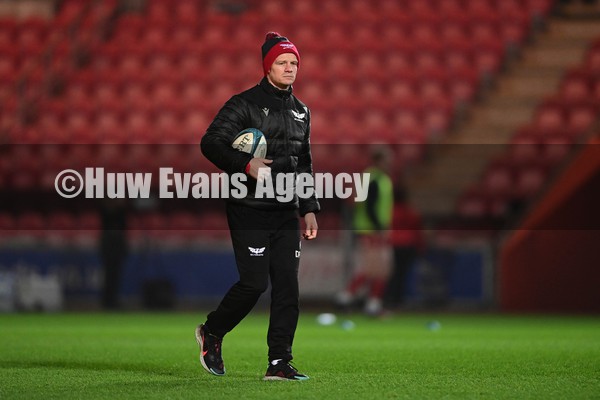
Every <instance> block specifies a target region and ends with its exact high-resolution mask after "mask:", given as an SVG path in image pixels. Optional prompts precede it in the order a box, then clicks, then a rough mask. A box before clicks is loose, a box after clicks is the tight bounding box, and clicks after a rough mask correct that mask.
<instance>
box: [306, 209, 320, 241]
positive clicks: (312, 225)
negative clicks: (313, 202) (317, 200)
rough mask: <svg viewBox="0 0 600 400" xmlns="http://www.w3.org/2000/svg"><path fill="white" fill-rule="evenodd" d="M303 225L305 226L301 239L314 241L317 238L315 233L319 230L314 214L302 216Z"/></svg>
mask: <svg viewBox="0 0 600 400" xmlns="http://www.w3.org/2000/svg"><path fill="white" fill-rule="evenodd" d="M304 223H305V224H306V229H305V230H304V233H303V234H302V237H303V238H304V239H306V240H313V239H315V238H316V237H317V231H318V230H319V226H318V225H317V217H316V216H315V213H308V214H306V215H305V216H304Z"/></svg>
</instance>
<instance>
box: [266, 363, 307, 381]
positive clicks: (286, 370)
mask: <svg viewBox="0 0 600 400" xmlns="http://www.w3.org/2000/svg"><path fill="white" fill-rule="evenodd" d="M274 362H275V364H273V363H274ZM307 379H309V378H308V376H306V375H304V374H301V373H300V372H298V370H297V369H296V368H294V367H293V366H292V365H291V364H290V363H289V362H285V361H283V360H275V361H271V362H270V363H269V368H267V373H266V374H265V377H264V378H263V380H265V381H305V380H307Z"/></svg>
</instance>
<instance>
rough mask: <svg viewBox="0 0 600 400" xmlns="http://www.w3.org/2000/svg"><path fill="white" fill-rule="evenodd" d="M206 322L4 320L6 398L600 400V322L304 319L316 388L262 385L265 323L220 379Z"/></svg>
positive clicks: (241, 338)
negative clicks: (205, 346)
mask: <svg viewBox="0 0 600 400" xmlns="http://www.w3.org/2000/svg"><path fill="white" fill-rule="evenodd" d="M204 316H205V313H201V312H199V313H197V314H186V313H147V314H146V313H139V314H138V313H120V314H102V313H97V314H55V315H44V314H5V315H0V339H1V342H0V349H1V350H0V399H75V398H76V399H86V400H88V399H96V398H103V399H271V398H272V399H396V398H400V399H401V398H406V399H419V398H421V399H437V398H456V399H469V398H471V399H482V398H485V399H527V398H532V399H592V398H600V318H597V317H579V316H577V317H576V316H572V317H559V316H502V315H452V314H438V315H432V314H427V315H425V314H409V315H400V316H396V317H391V318H388V319H384V320H371V319H368V318H366V317H363V316H358V315H351V316H344V317H340V316H338V322H337V323H336V324H334V325H331V326H320V325H319V324H318V323H317V322H316V318H315V316H316V315H315V314H314V313H303V314H302V316H301V320H300V324H299V327H298V331H297V334H296V340H295V346H294V354H295V358H296V359H295V365H296V366H297V367H298V369H299V370H300V371H302V372H305V373H306V374H308V375H309V376H310V377H311V379H310V380H308V381H304V382H264V381H262V380H261V378H262V375H263V374H264V372H265V370H266V352H267V347H266V343H265V342H266V339H265V336H266V329H267V323H268V316H267V315H266V314H263V313H260V312H254V313H252V314H251V315H250V316H248V317H247V318H246V319H245V320H244V321H243V322H242V323H241V324H240V325H239V326H238V327H237V328H236V329H235V330H234V331H233V332H232V333H231V334H229V335H228V336H227V337H226V338H225V341H224V343H223V357H224V359H225V363H226V367H227V375H226V376H224V377H215V376H212V375H209V374H208V373H206V372H205V371H204V370H203V369H202V367H201V365H200V363H199V361H198V349H197V346H196V342H195V339H194V328H195V326H196V324H197V323H198V322H201V321H202V320H203V319H204ZM341 319H351V320H352V321H353V322H354V323H355V328H354V329H351V330H344V329H342V328H341V326H340V322H341V321H340V320H341ZM432 320H437V321H439V322H440V324H441V328H440V329H438V330H435V329H434V330H431V329H428V327H427V325H428V321H432Z"/></svg>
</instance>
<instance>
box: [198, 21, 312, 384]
mask: <svg viewBox="0 0 600 400" xmlns="http://www.w3.org/2000/svg"><path fill="white" fill-rule="evenodd" d="M262 58H263V73H264V78H263V79H262V80H261V81H260V83H259V84H258V85H256V86H254V87H252V88H250V89H248V90H246V91H244V92H242V93H239V94H237V95H234V96H233V97H232V98H231V99H229V100H228V101H227V102H226V103H225V105H224V106H223V108H221V110H220V111H219V112H218V114H217V115H216V116H215V119H214V120H213V122H212V123H211V124H210V126H209V127H208V129H207V131H206V133H205V135H204V136H203V137H202V143H201V149H202V153H203V154H204V156H205V157H206V158H208V159H209V160H210V161H211V162H212V163H213V164H215V165H216V166H217V167H219V168H220V169H221V170H223V171H225V172H226V173H228V174H235V173H243V172H245V173H246V174H247V175H248V178H247V180H246V186H247V188H248V190H247V193H248V194H247V196H246V197H244V198H242V199H237V198H234V197H231V196H230V197H229V198H228V199H227V221H228V224H229V231H230V234H231V241H232V244H233V250H234V254H235V261H236V265H237V269H238V273H239V276H240V278H239V281H238V282H236V283H235V284H234V285H233V286H232V287H231V288H230V289H229V291H228V292H227V293H226V294H225V296H224V297H223V300H222V301H221V303H220V304H219V306H218V307H217V309H216V310H214V311H212V312H211V313H209V314H208V316H207V318H206V322H205V323H204V324H201V325H199V326H198V327H197V328H196V331H195V334H196V341H197V342H198V345H199V346H200V362H201V364H202V366H203V367H204V369H206V370H207V371H208V372H209V373H211V374H213V375H225V366H224V363H223V358H222V350H221V348H222V343H223V337H224V336H225V335H226V334H227V333H228V332H230V331H231V330H232V329H233V328H235V327H236V326H237V325H238V324H239V323H240V322H241V321H242V320H243V319H244V318H245V317H246V315H248V313H249V312H250V311H251V310H252V308H254V306H255V305H256V302H257V301H258V299H259V297H260V296H261V294H262V293H263V292H265V291H266V290H267V289H268V287H269V282H270V283H271V315H270V320H269V329H268V333H267V344H268V347H269V354H268V358H269V364H268V367H267V372H266V374H265V376H264V379H265V380H295V381H298V380H306V379H308V376H306V375H304V374H301V373H300V372H298V370H297V369H296V368H295V367H294V366H292V365H291V364H290V361H291V360H292V358H293V357H292V344H293V341H294V335H295V332H296V326H297V324H298V316H299V312H300V311H299V305H298V303H299V287H298V268H299V264H300V221H299V219H298V214H300V217H302V218H303V219H304V224H305V229H304V231H303V234H302V237H303V238H304V239H306V240H312V239H315V238H316V237H317V231H318V226H317V219H316V216H315V214H316V213H317V212H319V210H320V205H319V202H318V201H317V199H316V197H315V196H314V195H313V196H311V197H309V198H299V197H298V196H297V194H295V195H294V196H293V199H291V200H289V201H283V200H280V199H277V198H271V197H269V196H267V197H264V196H255V192H256V183H257V181H256V180H257V179H258V178H259V170H262V171H269V173H268V174H265V175H267V176H269V175H270V179H273V182H277V179H276V178H277V176H278V174H281V173H285V174H288V173H297V174H301V173H302V174H312V173H313V170H312V156H311V151H310V110H309V109H308V107H307V106H306V105H305V104H304V103H302V102H301V101H300V100H299V99H298V98H297V97H296V96H294V94H293V93H292V84H293V83H294V81H295V80H296V75H297V73H298V67H299V65H300V54H299V52H298V49H296V46H294V44H293V43H292V42H290V41H289V40H288V39H287V38H286V37H283V36H281V35H279V34H278V33H275V32H269V33H268V34H267V36H266V39H265V42H264V44H263V45H262ZM246 128H256V129H259V130H260V131H262V132H263V133H264V135H265V138H266V140H267V155H266V157H265V158H253V156H252V155H251V154H248V153H244V152H241V151H238V150H235V149H233V148H232V147H231V143H232V142H233V139H234V137H235V136H236V135H237V134H238V133H239V132H240V131H242V130H244V129H246ZM265 175H263V174H262V173H261V174H260V176H261V177H264V176H265ZM265 179H269V178H265Z"/></svg>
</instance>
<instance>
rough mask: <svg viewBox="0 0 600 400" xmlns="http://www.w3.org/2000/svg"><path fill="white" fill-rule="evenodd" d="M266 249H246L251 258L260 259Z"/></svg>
mask: <svg viewBox="0 0 600 400" xmlns="http://www.w3.org/2000/svg"><path fill="white" fill-rule="evenodd" d="M265 249H266V247H248V250H250V256H251V257H262V256H264V255H265Z"/></svg>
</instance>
